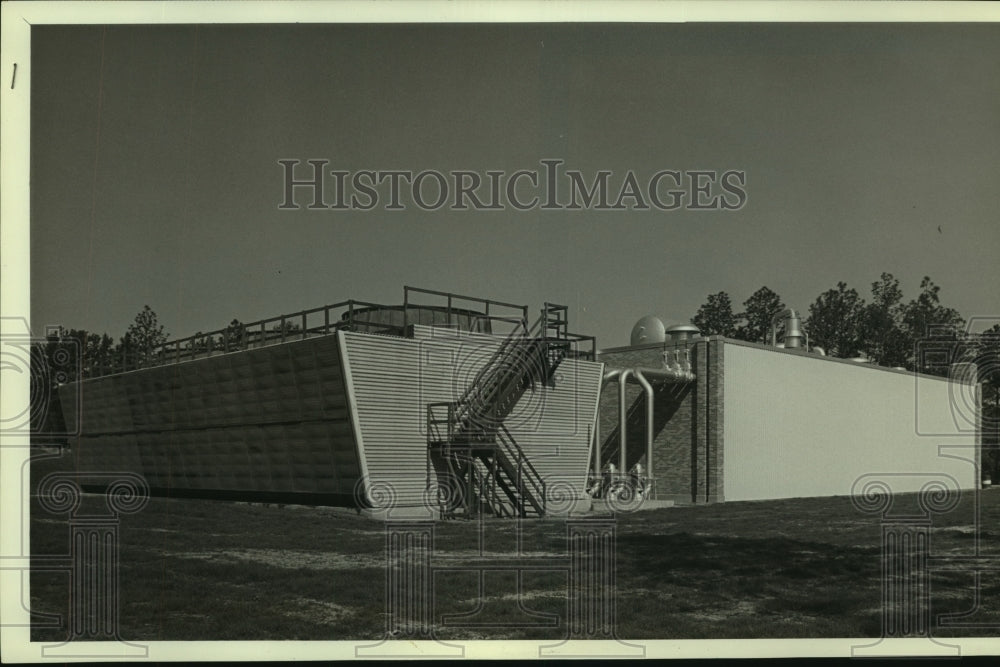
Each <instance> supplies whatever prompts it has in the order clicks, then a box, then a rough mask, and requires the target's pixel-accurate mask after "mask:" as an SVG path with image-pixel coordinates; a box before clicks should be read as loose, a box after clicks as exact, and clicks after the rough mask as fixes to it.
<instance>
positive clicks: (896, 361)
mask: <svg viewBox="0 0 1000 667" xmlns="http://www.w3.org/2000/svg"><path fill="white" fill-rule="evenodd" d="M902 301H903V290H901V289H900V288H899V280H897V279H896V278H895V277H893V275H892V274H891V273H885V272H883V273H882V275H881V276H880V277H879V279H878V280H877V281H876V282H873V283H872V300H871V303H869V304H868V305H866V306H865V307H864V311H863V313H862V316H861V331H860V339H861V351H862V352H864V353H865V354H866V355H867V356H868V358H869V359H871V360H872V361H874V362H875V363H877V364H880V365H882V366H902V367H910V366H909V363H910V357H911V356H912V354H913V341H912V340H911V339H910V337H909V336H908V335H907V333H906V331H905V330H904V329H903V324H902V322H903V306H902Z"/></svg>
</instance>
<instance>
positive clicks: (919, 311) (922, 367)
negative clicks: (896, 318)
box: [902, 276, 965, 375]
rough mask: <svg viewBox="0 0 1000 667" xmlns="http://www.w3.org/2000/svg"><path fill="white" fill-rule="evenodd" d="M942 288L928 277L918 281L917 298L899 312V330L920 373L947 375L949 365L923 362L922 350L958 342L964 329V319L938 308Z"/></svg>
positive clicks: (952, 309)
mask: <svg viewBox="0 0 1000 667" xmlns="http://www.w3.org/2000/svg"><path fill="white" fill-rule="evenodd" d="M940 291H941V288H940V287H939V286H938V285H935V284H934V281H932V280H931V279H930V278H929V277H927V276H924V279H923V280H921V281H920V294H919V295H918V296H917V298H915V299H913V300H912V301H910V302H909V303H908V304H906V306H905V307H904V308H903V310H902V328H903V330H904V331H905V332H906V334H907V335H908V336H909V338H910V340H911V341H913V347H912V349H913V350H914V356H913V361H912V364H913V367H914V368H915V370H917V371H920V372H922V373H932V374H934V375H947V374H948V364H947V363H945V364H941V363H937V361H936V359H937V358H936V357H935V358H933V359H932V358H923V357H924V355H923V354H921V349H922V348H923V347H924V346H925V344H926V343H929V342H931V341H958V340H959V338H960V337H961V335H962V331H963V329H964V327H965V318H963V317H962V316H961V315H960V314H959V313H958V311H957V310H955V309H954V308H947V307H945V306H942V305H941V299H940V297H939V293H940Z"/></svg>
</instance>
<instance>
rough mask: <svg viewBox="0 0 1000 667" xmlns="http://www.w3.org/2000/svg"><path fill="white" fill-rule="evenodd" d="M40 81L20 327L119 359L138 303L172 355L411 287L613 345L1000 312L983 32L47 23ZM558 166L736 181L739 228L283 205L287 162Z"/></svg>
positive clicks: (664, 217) (720, 213) (991, 68)
mask: <svg viewBox="0 0 1000 667" xmlns="http://www.w3.org/2000/svg"><path fill="white" fill-rule="evenodd" d="M31 56H32V60H31V86H32V88H31V218H30V234H31V309H32V313H31V321H32V328H33V329H34V330H36V331H40V330H43V328H44V326H45V325H62V326H65V327H67V328H80V329H87V330H90V331H95V332H107V333H111V334H113V335H115V336H120V335H121V334H122V333H124V331H125V329H126V327H127V326H128V324H129V323H130V322H131V321H132V319H133V318H134V316H135V315H136V313H138V312H139V311H140V310H141V309H142V307H143V306H144V305H145V304H148V305H150V306H151V307H152V308H153V309H154V311H155V312H156V313H157V315H158V317H159V320H160V322H161V323H162V324H164V325H165V327H166V330H167V332H168V333H169V334H171V336H172V337H173V338H180V337H184V336H187V335H190V334H192V333H194V332H196V331H208V330H213V329H218V328H221V327H224V326H225V325H226V324H227V323H228V322H229V321H230V320H232V319H233V318H238V319H240V320H242V321H244V322H249V321H253V320H257V319H262V318H265V317H271V316H276V315H280V314H282V313H293V312H295V311H299V310H302V309H306V308H312V307H316V306H321V305H324V304H328V303H334V302H338V301H342V300H346V299H349V298H353V299H359V300H367V301H375V302H380V303H400V302H401V301H402V293H403V285H412V286H418V287H425V288H429V289H435V290H442V291H449V292H457V293H461V294H468V295H472V296H481V297H486V298H492V299H497V300H502V301H509V302H514V303H524V304H528V305H530V306H531V308H532V309H533V310H535V311H536V312H537V309H538V308H540V307H541V305H542V303H543V302H545V301H550V302H556V303H562V304H565V305H567V306H569V308H570V313H569V314H570V329H571V330H573V331H577V332H579V333H585V334H590V335H596V336H597V338H598V344H599V346H600V347H611V346H615V345H623V344H627V342H628V338H629V332H630V330H631V328H632V325H633V324H634V323H635V322H636V320H638V319H639V318H640V317H642V316H644V315H647V314H654V315H658V316H660V317H661V318H663V319H664V320H665V321H666V322H667V323H668V324H669V323H677V322H686V321H687V320H688V319H689V318H690V317H691V316H693V315H694V313H695V312H696V310H697V309H698V306H699V305H700V304H702V303H704V302H705V300H706V297H707V296H708V295H709V294H712V293H715V292H719V291H725V292H727V293H728V294H729V295H730V296H731V298H732V300H733V302H734V305H735V306H736V307H737V308H738V307H739V305H740V304H741V303H742V302H743V301H744V300H745V299H746V298H747V297H749V296H750V294H751V293H753V292H754V291H755V290H757V289H758V288H760V287H761V286H764V285H766V286H768V287H770V288H771V289H773V290H774V291H776V292H777V293H778V294H780V295H781V297H782V298H783V300H784V302H785V303H786V305H788V306H790V307H795V308H798V309H801V310H806V309H807V308H808V305H809V304H810V303H811V302H812V301H813V300H815V298H816V297H817V296H818V295H819V294H820V293H821V292H823V291H825V290H827V289H831V288H833V287H835V286H836V284H837V282H838V281H844V282H846V283H847V284H848V285H849V286H850V287H854V288H856V289H857V290H858V291H859V292H860V293H862V295H863V296H868V295H869V290H870V286H871V283H872V282H874V281H875V280H877V279H878V278H879V275H880V274H881V273H882V272H890V273H892V274H894V275H895V276H896V277H897V278H899V279H900V280H901V283H902V288H903V292H904V297H905V299H907V300H909V299H911V298H913V297H915V296H916V295H917V292H918V286H919V283H920V279H921V278H922V277H923V276H925V275H928V276H930V277H931V278H932V279H933V280H934V281H935V282H936V283H937V284H938V285H940V286H941V288H942V290H941V298H942V301H943V303H944V304H945V305H947V306H951V307H954V308H956V309H958V310H959V312H960V313H962V314H963V315H964V316H965V317H966V318H970V317H977V316H981V317H997V316H1000V296H998V293H1000V290H998V286H1000V262H998V256H1000V253H998V251H1000V224H998V223H1000V220H998V213H997V205H996V203H997V200H996V197H997V183H998V176H1000V24H902V23H897V24H572V23H568V24H567V23H563V24H558V23H557V24H469V25H459V24H420V25H417V24H395V25H393V24H388V25H365V24H341V25H329V24H327V25H294V24H290V25H208V24H203V25H162V26H140V25H132V26H130V25H113V26H107V27H105V26H58V25H52V26H34V27H33V28H32V54H31ZM547 158H553V159H560V160H563V161H564V164H563V165H562V168H564V169H576V170H580V171H581V172H583V174H584V175H585V176H586V178H587V179H588V180H590V179H592V178H593V177H594V175H595V174H596V173H597V172H599V171H601V170H608V171H611V172H612V177H611V183H612V184H613V185H612V187H611V190H612V192H613V193H615V192H617V188H618V187H619V186H620V184H621V179H622V178H623V176H622V175H623V174H625V173H626V172H628V171H629V170H631V171H633V172H634V173H636V175H637V176H638V177H639V181H640V182H643V181H644V180H648V179H649V178H650V177H651V176H652V175H653V174H655V173H656V172H658V171H660V170H664V169H670V170H677V171H681V172H689V171H691V170H717V171H719V172H723V171H726V170H738V171H742V172H745V174H746V187H745V190H746V195H747V196H746V203H745V205H743V206H742V208H740V209H738V210H686V209H684V208H681V209H678V210H671V211H661V210H657V209H653V210H644V211H643V210H595V209H593V208H590V209H587V208H584V209H583V210H565V209H561V210H539V209H538V208H535V209H532V210H528V211H517V210H513V209H511V208H507V209H506V210H501V211H481V210H480V211H477V210H466V211H453V210H447V209H442V210H436V211H424V210H420V209H419V208H417V207H416V206H413V205H412V203H411V204H410V205H408V206H407V207H406V209H405V210H386V209H385V207H384V202H383V203H382V204H380V206H379V207H376V208H375V209H374V210H371V211H352V210H334V209H326V210H309V209H307V208H305V206H303V207H302V208H301V209H299V210H281V209H279V208H278V207H279V205H280V204H281V203H282V199H283V188H284V181H283V179H284V175H283V169H282V167H281V166H280V165H279V163H278V161H279V160H282V159H294V160H301V161H303V162H304V161H305V160H308V159H325V160H328V161H329V165H328V167H327V168H328V169H338V170H345V171H350V172H352V173H353V172H356V171H358V170H366V169H368V170H391V169H405V170H412V171H414V172H419V171H422V170H426V169H435V170H440V171H442V172H448V171H452V170H468V171H475V172H478V173H481V174H485V173H486V172H487V171H488V170H506V171H507V172H508V173H511V172H514V171H516V170H519V169H528V170H540V169H541V166H540V164H539V161H540V160H542V159H547ZM300 176H301V173H300ZM328 182H329V181H328ZM429 191H433V188H431V190H429ZM298 193H299V194H298V195H297V197H298V200H299V201H300V202H301V203H303V204H307V203H308V202H309V198H308V195H307V193H303V192H302V191H301V190H299V191H298Z"/></svg>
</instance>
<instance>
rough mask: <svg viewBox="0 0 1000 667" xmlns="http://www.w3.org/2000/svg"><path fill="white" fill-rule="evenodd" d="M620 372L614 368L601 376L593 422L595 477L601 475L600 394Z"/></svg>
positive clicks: (602, 393)
mask: <svg viewBox="0 0 1000 667" xmlns="http://www.w3.org/2000/svg"><path fill="white" fill-rule="evenodd" d="M621 374H622V369H620V368H616V369H613V370H610V371H608V372H607V373H605V374H604V377H603V378H601V389H600V391H599V392H598V394H597V405H598V409H597V421H596V422H595V423H594V475H596V476H597V477H600V476H601V446H602V445H603V444H604V443H602V442H601V414H600V413H601V410H600V405H601V396H603V395H604V388H605V387H606V386H607V385H608V383H610V382H614V381H615V380H617V379H618V376H619V375H621Z"/></svg>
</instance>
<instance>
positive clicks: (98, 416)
mask: <svg viewBox="0 0 1000 667" xmlns="http://www.w3.org/2000/svg"><path fill="white" fill-rule="evenodd" d="M81 387H82V389H81V392H82V401H83V405H82V410H83V412H82V415H83V421H82V434H83V435H82V437H80V438H78V439H77V440H76V441H75V442H74V443H73V444H74V452H75V456H76V457H77V462H78V467H79V468H80V469H81V470H131V471H134V472H138V473H140V474H143V475H145V476H146V479H147V481H148V482H149V484H150V485H151V486H153V487H162V488H166V487H170V488H174V489H184V490H212V491H269V492H306V493H324V494H350V493H352V492H353V489H354V484H355V482H356V481H357V478H358V477H359V476H360V469H359V463H358V455H357V449H356V446H355V442H354V436H353V433H352V430H351V425H350V421H349V415H348V408H347V398H346V393H345V390H344V381H343V376H342V372H341V364H340V353H339V350H338V346H337V342H336V338H335V337H334V336H326V337H319V338H310V339H307V340H304V341H295V342H290V343H286V344H283V345H275V346H270V347H265V348H259V349H254V350H247V351H243V352H236V353H231V354H226V355H220V356H217V357H209V358H204V359H199V360H196V361H189V362H183V363H180V364H175V365H171V366H161V367H157V368H150V369H145V370H141V371H135V372H132V373H126V374H122V375H116V376H110V377H105V378H98V379H94V380H88V381H85V382H83V383H82V385H81Z"/></svg>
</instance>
